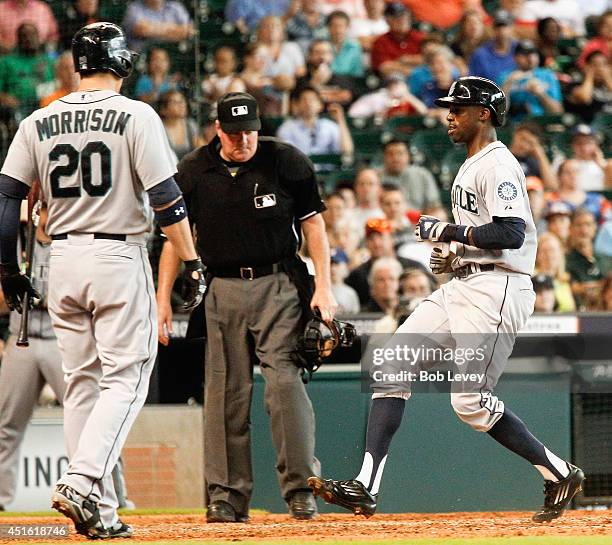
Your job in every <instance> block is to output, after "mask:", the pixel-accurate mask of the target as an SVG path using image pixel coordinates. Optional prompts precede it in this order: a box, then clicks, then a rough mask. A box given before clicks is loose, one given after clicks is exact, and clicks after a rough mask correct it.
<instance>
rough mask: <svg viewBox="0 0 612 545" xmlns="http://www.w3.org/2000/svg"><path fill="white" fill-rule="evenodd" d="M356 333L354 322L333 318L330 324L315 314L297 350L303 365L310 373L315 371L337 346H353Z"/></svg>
mask: <svg viewBox="0 0 612 545" xmlns="http://www.w3.org/2000/svg"><path fill="white" fill-rule="evenodd" d="M356 335H357V334H356V331H355V326H354V325H353V324H350V323H348V322H341V321H340V320H332V321H331V323H329V324H328V323H327V322H325V321H323V320H322V319H321V317H320V316H318V315H315V317H314V318H313V319H312V320H310V321H309V322H308V323H307V324H306V328H305V329H304V334H303V335H302V336H301V337H300V338H299V339H298V343H297V350H296V352H297V355H298V357H299V359H300V360H301V362H302V367H304V369H305V370H306V371H308V372H309V373H310V374H312V373H314V372H315V371H316V370H317V369H318V368H319V367H320V365H321V363H323V360H324V359H325V358H328V357H329V356H331V354H332V352H333V351H334V350H335V349H336V348H338V347H339V346H345V347H349V346H352V344H353V342H354V341H355V337H356Z"/></svg>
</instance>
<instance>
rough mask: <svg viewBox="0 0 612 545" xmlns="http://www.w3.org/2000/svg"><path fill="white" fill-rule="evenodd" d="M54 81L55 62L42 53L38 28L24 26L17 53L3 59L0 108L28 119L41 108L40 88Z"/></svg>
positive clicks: (0, 68) (18, 34)
mask: <svg viewBox="0 0 612 545" xmlns="http://www.w3.org/2000/svg"><path fill="white" fill-rule="evenodd" d="M51 81H53V60H52V59H51V57H50V56H49V55H48V54H47V53H45V52H43V50H42V47H41V43H40V39H39V36H38V29H37V27H36V26H35V25H33V24H30V23H23V24H22V25H21V26H20V27H19V28H18V29H17V47H16V48H15V50H14V51H13V52H12V53H9V54H7V55H4V56H1V57H0V106H4V107H6V108H8V109H9V110H10V111H11V112H12V113H13V114H16V115H17V117H18V118H22V117H25V116H27V115H29V114H31V113H32V112H33V111H34V110H35V109H36V108H38V105H39V101H40V98H41V97H39V96H37V87H38V86H39V85H41V84H43V83H48V82H51Z"/></svg>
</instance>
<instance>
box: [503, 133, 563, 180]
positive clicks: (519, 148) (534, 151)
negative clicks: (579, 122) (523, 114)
mask: <svg viewBox="0 0 612 545" xmlns="http://www.w3.org/2000/svg"><path fill="white" fill-rule="evenodd" d="M541 132H542V131H541V129H540V127H539V126H538V125H536V124H535V123H532V122H525V123H522V124H520V125H518V126H517V127H516V129H515V130H514V133H513V134H512V142H511V143H510V151H511V152H512V154H513V155H514V156H515V157H516V159H517V161H518V162H519V164H520V165H521V168H522V169H523V172H524V173H525V176H526V177H529V176H537V177H538V178H540V180H541V181H542V182H543V183H544V187H545V188H546V189H548V190H554V189H557V187H558V182H557V177H556V175H555V171H554V170H553V168H552V165H551V164H550V161H549V160H548V156H547V155H546V151H545V150H544V146H543V145H542V142H541Z"/></svg>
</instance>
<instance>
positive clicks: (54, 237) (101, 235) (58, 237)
mask: <svg viewBox="0 0 612 545" xmlns="http://www.w3.org/2000/svg"><path fill="white" fill-rule="evenodd" d="M83 234H89V235H93V237H94V238H101V239H105V240H122V241H123V242H125V241H126V240H127V235H116V234H113V233H83ZM51 239H52V240H68V233H62V234H61V235H51Z"/></svg>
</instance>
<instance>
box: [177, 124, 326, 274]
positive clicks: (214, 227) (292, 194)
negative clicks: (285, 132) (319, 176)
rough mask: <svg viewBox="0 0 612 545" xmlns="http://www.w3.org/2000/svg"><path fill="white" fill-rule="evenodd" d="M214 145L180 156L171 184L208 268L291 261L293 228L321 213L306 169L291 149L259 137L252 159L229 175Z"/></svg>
mask: <svg viewBox="0 0 612 545" xmlns="http://www.w3.org/2000/svg"><path fill="white" fill-rule="evenodd" d="M220 148H221V142H220V140H219V138H218V137H215V138H214V140H212V142H210V144H208V145H207V146H203V147H201V148H198V149H196V150H194V151H192V152H191V153H188V154H187V155H185V157H183V159H182V160H181V162H180V163H179V165H178V174H177V176H176V181H177V182H178V185H179V187H180V188H181V191H182V192H183V195H184V197H185V201H186V203H187V208H188V210H189V216H190V218H191V221H192V222H194V223H195V225H196V229H197V247H198V251H199V253H200V256H201V258H202V262H203V263H204V264H205V265H206V266H208V267H252V266H259V265H269V264H272V263H277V262H279V261H281V260H282V259H284V258H288V257H291V256H293V255H295V253H296V251H297V250H298V248H299V245H300V242H301V231H300V222H301V221H302V220H305V219H306V218H309V217H310V216H314V215H315V214H317V213H319V212H322V211H323V210H324V209H325V205H324V204H323V201H322V200H321V196H320V194H319V190H318V187H317V182H316V178H315V173H314V168H313V165H312V163H311V162H310V160H309V159H308V158H307V157H306V156H305V155H304V154H303V153H302V152H300V151H299V150H298V149H296V148H295V147H294V146H292V145H290V144H287V143H285V142H282V141H280V140H277V139H276V138H269V137H263V136H260V137H259V140H258V146H257V151H256V152H255V155H254V156H253V157H252V158H251V159H250V160H249V161H246V162H244V163H235V165H239V168H238V170H237V171H236V172H235V173H234V175H232V173H231V172H230V169H229V168H228V166H227V165H226V163H224V162H223V160H222V159H221V157H220V155H219V151H220Z"/></svg>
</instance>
